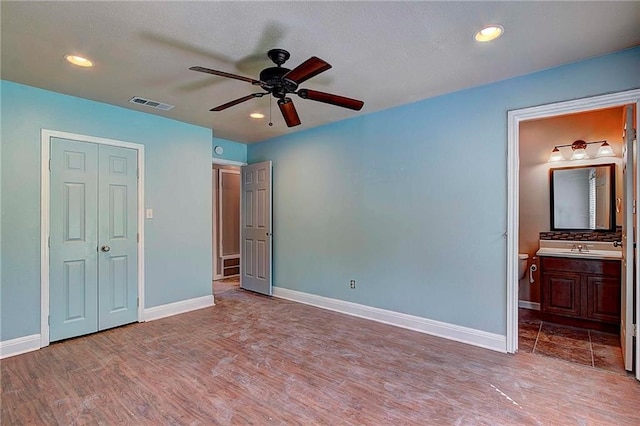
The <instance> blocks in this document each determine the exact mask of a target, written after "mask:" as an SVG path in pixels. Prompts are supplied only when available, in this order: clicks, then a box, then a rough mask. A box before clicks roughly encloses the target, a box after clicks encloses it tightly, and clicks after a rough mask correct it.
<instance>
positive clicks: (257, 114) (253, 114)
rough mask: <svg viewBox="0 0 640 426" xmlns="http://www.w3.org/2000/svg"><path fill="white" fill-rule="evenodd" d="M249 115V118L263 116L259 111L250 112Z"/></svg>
mask: <svg viewBox="0 0 640 426" xmlns="http://www.w3.org/2000/svg"><path fill="white" fill-rule="evenodd" d="M249 116H250V117H251V118H264V114H260V113H259V112H252V113H251V114H250V115H249Z"/></svg>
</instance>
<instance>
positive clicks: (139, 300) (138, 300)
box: [137, 297, 140, 308]
mask: <svg viewBox="0 0 640 426" xmlns="http://www.w3.org/2000/svg"><path fill="white" fill-rule="evenodd" d="M137 303H138V305H137V306H138V308H139V307H140V298H139V297H138V302H137Z"/></svg>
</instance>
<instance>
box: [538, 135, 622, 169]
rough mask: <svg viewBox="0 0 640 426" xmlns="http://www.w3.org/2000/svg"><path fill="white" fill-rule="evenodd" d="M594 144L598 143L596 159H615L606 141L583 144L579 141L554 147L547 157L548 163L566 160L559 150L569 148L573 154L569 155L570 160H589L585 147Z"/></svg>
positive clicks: (583, 142)
mask: <svg viewBox="0 0 640 426" xmlns="http://www.w3.org/2000/svg"><path fill="white" fill-rule="evenodd" d="M594 143H599V144H601V145H600V148H598V153H597V154H596V158H600V157H615V156H616V154H615V153H614V152H613V148H611V145H609V144H608V143H607V141H595V142H585V141H583V140H581V139H579V140H577V141H574V142H573V143H571V144H567V145H556V146H555V147H554V148H553V151H551V155H550V156H549V162H550V163H553V162H555V161H563V160H566V158H565V156H564V154H562V152H561V151H560V148H564V147H571V151H572V152H573V154H572V155H571V160H585V159H587V158H590V157H589V155H588V154H587V145H591V144H594Z"/></svg>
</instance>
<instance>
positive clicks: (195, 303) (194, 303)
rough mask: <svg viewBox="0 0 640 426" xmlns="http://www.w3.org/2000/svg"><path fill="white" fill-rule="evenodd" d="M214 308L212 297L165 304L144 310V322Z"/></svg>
mask: <svg viewBox="0 0 640 426" xmlns="http://www.w3.org/2000/svg"><path fill="white" fill-rule="evenodd" d="M210 306H215V303H214V301H213V295H208V296H202V297H196V298H194V299H187V300H181V301H180V302H173V303H167V304H166V305H160V306H154V307H153V308H146V309H145V310H144V321H153V320H157V319H160V318H166V317H170V316H172V315H178V314H184V313H186V312H191V311H195V310H197V309H202V308H208V307H210Z"/></svg>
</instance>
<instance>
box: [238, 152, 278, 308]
mask: <svg viewBox="0 0 640 426" xmlns="http://www.w3.org/2000/svg"><path fill="white" fill-rule="evenodd" d="M271 167H272V166H271V161H263V162H261V163H256V164H250V165H248V166H243V167H242V169H241V170H242V171H241V173H242V204H241V214H242V218H241V224H240V229H241V234H242V235H241V241H242V256H241V263H240V267H241V274H240V287H242V288H244V289H246V290H251V291H255V292H257V293H261V294H266V295H269V296H271V293H272V287H271V286H272V283H271V249H272V247H271V246H272V230H271V228H272V222H271V216H272V214H271Z"/></svg>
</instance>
